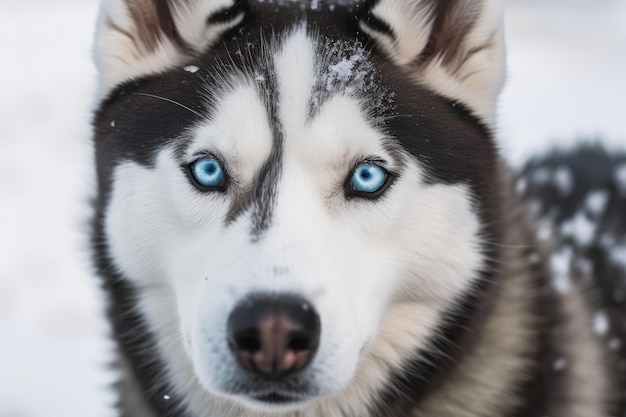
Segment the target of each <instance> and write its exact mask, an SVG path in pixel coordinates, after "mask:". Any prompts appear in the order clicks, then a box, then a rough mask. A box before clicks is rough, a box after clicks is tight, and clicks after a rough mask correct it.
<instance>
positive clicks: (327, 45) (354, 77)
mask: <svg viewBox="0 0 626 417" xmlns="http://www.w3.org/2000/svg"><path fill="white" fill-rule="evenodd" d="M318 56H319V57H320V59H319V60H318V62H317V63H316V68H315V74H316V76H315V80H314V81H313V88H312V93H311V107H310V111H309V113H310V115H314V114H315V113H316V112H317V111H318V110H319V108H320V107H321V106H322V105H324V103H325V102H326V101H327V100H328V99H330V98H331V97H333V96H335V95H344V96H348V97H354V98H356V99H359V100H360V102H361V105H362V106H363V107H364V108H365V109H367V110H368V112H369V113H370V116H371V117H372V118H373V120H374V122H375V123H380V122H381V121H382V120H380V119H377V117H379V118H381V117H382V118H384V114H386V113H388V112H389V111H390V110H392V109H393V101H392V96H393V95H392V94H391V93H390V92H389V91H388V90H387V89H385V88H384V87H383V86H382V85H381V83H379V82H378V80H377V77H376V75H377V73H376V70H375V67H374V65H373V64H372V62H371V61H370V59H369V54H368V52H367V51H366V50H365V49H364V48H363V46H362V45H361V44H360V43H359V42H355V43H348V42H345V41H332V40H329V39H326V40H324V41H322V42H320V44H319V45H318Z"/></svg>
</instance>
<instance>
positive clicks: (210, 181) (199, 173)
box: [189, 156, 225, 188]
mask: <svg viewBox="0 0 626 417" xmlns="http://www.w3.org/2000/svg"><path fill="white" fill-rule="evenodd" d="M189 167H190V169H191V175H193V178H194V180H196V182H197V183H198V185H200V186H201V187H206V188H219V187H221V186H223V185H224V182H225V175H224V170H223V169H222V166H221V165H220V163H219V162H218V161H217V159H215V158H213V157H212V156H203V157H202V158H200V159H198V160H196V161H195V162H193V163H192V164H191V165H190V166H189Z"/></svg>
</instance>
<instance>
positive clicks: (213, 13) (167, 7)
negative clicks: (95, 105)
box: [94, 0, 245, 93]
mask: <svg viewBox="0 0 626 417" xmlns="http://www.w3.org/2000/svg"><path fill="white" fill-rule="evenodd" d="M244 16H245V4H244V3H243V1H242V0H102V2H101V5H100V14H99V17H98V28H97V31H96V40H95V48H94V55H95V61H96V65H97V67H98V73H99V87H100V90H101V92H103V93H106V92H108V91H110V89H111V88H113V87H114V86H116V85H117V84H119V83H121V82H123V81H125V80H128V79H132V78H134V77H137V76H141V75H147V74H152V73H158V72H160V71H163V70H165V69H168V68H171V67H173V66H176V65H180V64H181V63H183V62H185V61H187V60H189V58H190V57H192V56H193V55H195V54H198V53H200V52H202V51H203V50H205V49H206V48H207V47H208V45H209V44H210V43H211V42H212V41H213V40H215V39H216V38H217V36H219V35H220V34H221V33H223V32H224V31H225V30H226V29H229V28H231V27H233V26H234V25H236V24H238V23H239V22H241V20H242V19H243V18H244Z"/></svg>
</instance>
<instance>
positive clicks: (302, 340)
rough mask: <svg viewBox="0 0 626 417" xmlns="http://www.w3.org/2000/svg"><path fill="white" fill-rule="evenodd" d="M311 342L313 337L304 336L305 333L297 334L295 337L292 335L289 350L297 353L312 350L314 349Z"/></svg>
mask: <svg viewBox="0 0 626 417" xmlns="http://www.w3.org/2000/svg"><path fill="white" fill-rule="evenodd" d="M311 342H312V340H311V337H309V335H307V334H304V333H301V334H295V335H292V336H291V338H290V339H289V343H288V345H287V348H288V349H289V350H293V351H296V352H300V351H303V350H310V349H311V347H312V346H311V345H312V343H311Z"/></svg>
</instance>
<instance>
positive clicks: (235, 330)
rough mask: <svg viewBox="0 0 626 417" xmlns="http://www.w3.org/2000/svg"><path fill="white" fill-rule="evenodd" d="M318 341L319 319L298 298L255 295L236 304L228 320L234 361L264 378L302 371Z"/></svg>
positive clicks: (309, 360) (314, 350)
mask: <svg viewBox="0 0 626 417" xmlns="http://www.w3.org/2000/svg"><path fill="white" fill-rule="evenodd" d="M319 340H320V320H319V316H318V315H317V313H316V312H315V310H314V309H313V306H311V304H309V303H308V302H307V301H305V300H303V299H301V298H299V297H294V296H285V295H282V296H281V295H268V296H266V295H256V296H254V297H251V298H248V299H247V300H246V301H245V302H243V303H241V304H239V305H238V306H237V307H236V308H235V309H234V310H233V312H232V313H231V314H230V317H229V318H228V342H229V345H230V347H231V349H232V350H233V352H234V354H235V356H236V357H237V360H238V361H239V363H240V364H241V366H243V367H244V368H245V369H248V370H250V371H253V372H256V373H258V374H262V375H264V376H271V377H277V376H284V375H286V374H291V373H295V372H298V371H301V370H303V369H304V368H305V367H306V366H307V365H308V364H309V363H310V362H311V359H312V358H313V356H314V355H315V352H316V351H317V347H318V345H319Z"/></svg>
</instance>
